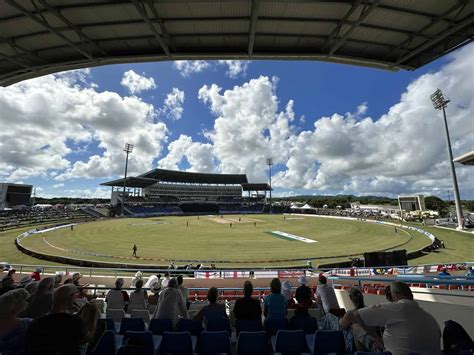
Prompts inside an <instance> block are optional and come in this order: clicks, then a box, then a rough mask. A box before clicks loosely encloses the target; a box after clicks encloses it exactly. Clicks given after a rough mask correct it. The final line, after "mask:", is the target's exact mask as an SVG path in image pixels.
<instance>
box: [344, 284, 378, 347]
mask: <svg viewBox="0 0 474 355" xmlns="http://www.w3.org/2000/svg"><path fill="white" fill-rule="evenodd" d="M349 298H350V299H351V301H352V304H353V305H354V310H359V309H362V308H364V307H365V305H364V295H363V294H362V292H361V291H360V290H359V289H358V288H351V290H350V291H349ZM354 310H350V311H349V312H347V313H346V314H345V315H344V318H342V319H341V320H339V324H340V325H341V328H342V329H349V328H351V330H352V335H353V336H354V340H355V345H356V348H357V350H358V351H373V352H377V351H383V342H382V338H381V337H380V336H379V334H378V333H377V329H376V328H375V327H367V326H362V325H360V324H359V323H351V322H350V319H351V316H350V315H349V313H351V312H353V311H354Z"/></svg>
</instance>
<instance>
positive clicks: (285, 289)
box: [281, 280, 293, 301]
mask: <svg viewBox="0 0 474 355" xmlns="http://www.w3.org/2000/svg"><path fill="white" fill-rule="evenodd" d="M291 287H292V285H291V282H290V281H288V280H285V281H283V282H282V283H281V294H282V295H283V296H285V298H286V299H287V300H288V301H293V293H292V292H291Z"/></svg>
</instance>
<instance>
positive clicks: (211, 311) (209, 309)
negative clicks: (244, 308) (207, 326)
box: [194, 287, 227, 323]
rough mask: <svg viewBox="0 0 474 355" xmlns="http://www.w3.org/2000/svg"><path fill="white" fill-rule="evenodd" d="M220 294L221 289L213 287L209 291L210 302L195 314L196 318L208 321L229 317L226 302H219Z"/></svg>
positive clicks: (208, 298)
mask: <svg viewBox="0 0 474 355" xmlns="http://www.w3.org/2000/svg"><path fill="white" fill-rule="evenodd" d="M218 296H219V290H218V289H217V288H216V287H211V288H210V289H209V290H208V291H207V300H208V301H209V304H208V305H207V306H204V307H202V308H201V309H200V310H199V312H198V313H197V314H196V315H195V316H194V319H195V320H199V321H203V320H205V321H206V322H207V323H210V322H214V321H216V322H218V321H219V320H222V319H227V313H226V311H225V304H223V303H217V298H218Z"/></svg>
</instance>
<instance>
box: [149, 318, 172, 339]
mask: <svg viewBox="0 0 474 355" xmlns="http://www.w3.org/2000/svg"><path fill="white" fill-rule="evenodd" d="M148 330H149V331H150V332H152V333H153V334H154V335H163V333H164V332H172V331H173V321H172V320H171V319H157V318H153V319H151V320H150V325H149V326H148Z"/></svg>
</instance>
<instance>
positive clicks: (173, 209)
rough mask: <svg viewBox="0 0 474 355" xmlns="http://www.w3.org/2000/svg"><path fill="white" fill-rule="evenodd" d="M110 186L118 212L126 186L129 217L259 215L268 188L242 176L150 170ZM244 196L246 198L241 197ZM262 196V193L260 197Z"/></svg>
mask: <svg viewBox="0 0 474 355" xmlns="http://www.w3.org/2000/svg"><path fill="white" fill-rule="evenodd" d="M101 185H102V186H110V187H112V193H111V201H110V202H111V205H112V210H113V211H115V212H116V213H118V211H119V210H120V208H121V204H122V202H123V190H122V189H123V186H125V187H126V192H125V205H124V207H125V208H124V212H125V214H126V215H131V216H154V215H181V214H187V213H192V214H199V213H212V214H219V213H260V212H262V211H263V209H264V206H265V203H266V193H267V191H270V189H271V188H270V186H269V185H268V184H266V183H257V184H252V183H248V181H247V176H246V175H245V174H209V173H194V172H183V171H173V170H165V169H153V170H151V171H148V172H146V173H144V174H142V175H139V176H137V177H127V179H117V180H113V181H108V182H104V183H102V184H101ZM245 193H247V194H248V196H246V197H245V198H244V197H243V196H242V195H243V194H245ZM262 193H263V194H262Z"/></svg>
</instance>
